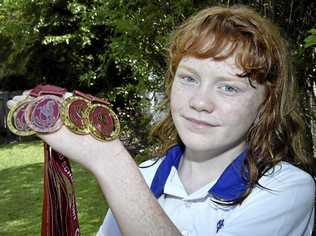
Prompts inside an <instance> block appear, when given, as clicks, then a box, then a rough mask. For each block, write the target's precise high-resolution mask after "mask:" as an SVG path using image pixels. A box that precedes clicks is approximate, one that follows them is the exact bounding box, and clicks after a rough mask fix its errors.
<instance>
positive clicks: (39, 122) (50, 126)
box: [26, 95, 62, 133]
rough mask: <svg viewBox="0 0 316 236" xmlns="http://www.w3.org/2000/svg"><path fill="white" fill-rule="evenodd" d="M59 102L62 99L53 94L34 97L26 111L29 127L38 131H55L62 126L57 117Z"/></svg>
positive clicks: (58, 114)
mask: <svg viewBox="0 0 316 236" xmlns="http://www.w3.org/2000/svg"><path fill="white" fill-rule="evenodd" d="M61 102H62V99H61V98H60V97H57V96H54V95H44V96H41V97H38V98H36V99H35V100H34V102H33V103H32V104H31V105H30V106H29V107H28V108H27V111H26V122H27V124H28V125H29V127H31V128H32V129H33V130H34V131H36V132H39V133H48V132H54V131H57V130H58V129H59V128H60V127H61V126H62V123H61V120H60V119H59V118H60V105H61Z"/></svg>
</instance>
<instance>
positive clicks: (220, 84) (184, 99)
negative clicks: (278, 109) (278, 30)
mask: <svg viewBox="0 0 316 236" xmlns="http://www.w3.org/2000/svg"><path fill="white" fill-rule="evenodd" d="M238 74H242V71H241V70H240V69H238V68H237V67H236V66H235V63H234V58H233V57H230V58H228V59H226V60H224V61H214V60H212V59H197V58H193V57H184V58H183V59H182V60H181V61H180V63H179V66H178V68H177V71H176V75H175V78H174V81H173V84H172V89H171V114H172V118H173V121H174V124H175V127H176V129H177V131H178V134H179V136H180V138H181V140H182V141H183V143H184V144H185V146H186V148H190V149H191V150H194V151H211V152H223V151H228V150H230V149H232V148H236V147H238V146H239V147H240V149H241V150H242V148H243V146H244V144H245V139H246V135H247V132H248V130H249V128H250V126H251V125H252V123H253V122H254V120H255V118H256V116H257V113H258V110H259V107H260V105H261V103H262V102H263V100H264V93H265V89H264V86H263V85H259V84H257V83H255V82H253V85H254V86H255V87H256V88H253V87H251V85H250V84H249V81H248V79H247V78H240V77H238V76H237V75H238Z"/></svg>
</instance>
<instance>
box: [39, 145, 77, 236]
mask: <svg viewBox="0 0 316 236" xmlns="http://www.w3.org/2000/svg"><path fill="white" fill-rule="evenodd" d="M44 156H45V160H44V197H43V209H42V227H41V235H42V236H78V235H80V230H79V221H78V216H77V207H76V197H75V189H74V185H73V177H72V172H71V168H70V164H69V161H68V159H67V158H66V157H65V156H63V155H62V154H60V153H58V152H56V151H54V150H53V149H52V148H51V147H50V146H49V145H47V144H46V143H45V144H44Z"/></svg>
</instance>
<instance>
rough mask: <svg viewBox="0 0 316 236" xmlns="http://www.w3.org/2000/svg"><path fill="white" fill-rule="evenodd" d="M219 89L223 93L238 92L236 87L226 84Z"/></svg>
mask: <svg viewBox="0 0 316 236" xmlns="http://www.w3.org/2000/svg"><path fill="white" fill-rule="evenodd" d="M221 88H222V90H223V91H224V92H225V93H238V92H239V89H238V88H237V87H234V86H231V85H228V84H225V85H223V86H222V87H221Z"/></svg>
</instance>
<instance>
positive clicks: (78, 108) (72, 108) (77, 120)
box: [61, 91, 92, 134]
mask: <svg viewBox="0 0 316 236" xmlns="http://www.w3.org/2000/svg"><path fill="white" fill-rule="evenodd" d="M91 97H92V96H91V95H86V94H83V93H81V92H79V91H75V92H74V96H71V97H68V98H66V99H65V100H64V102H63V104H62V107H61V118H62V121H63V123H64V125H65V126H66V127H67V128H68V129H70V130H71V131H72V132H74V133H76V134H89V129H88V126H87V124H86V122H85V120H84V113H85V111H86V109H87V108H88V106H89V105H90V101H91Z"/></svg>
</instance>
